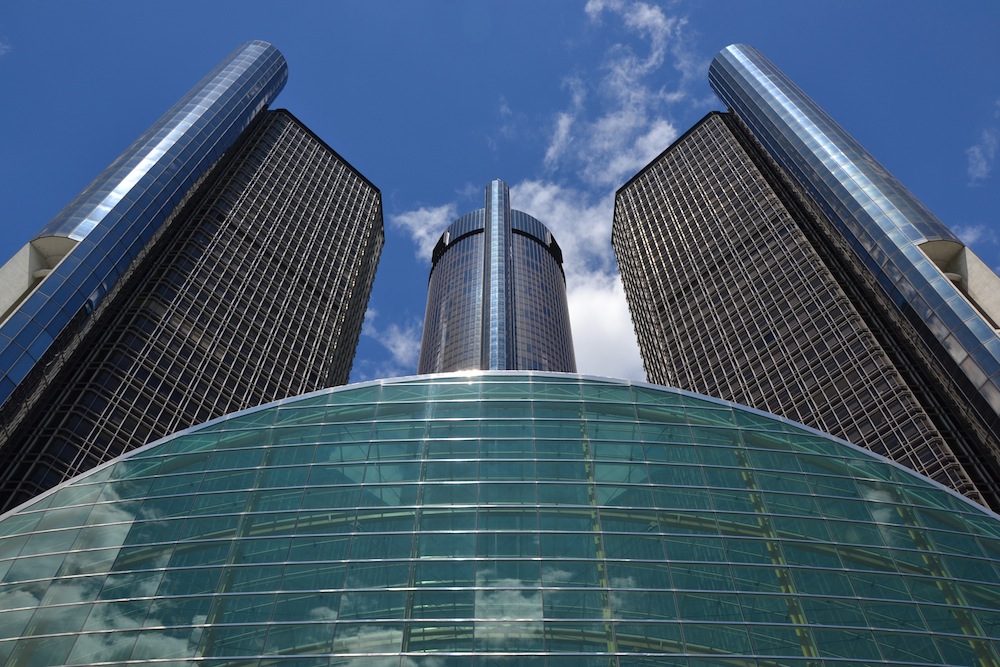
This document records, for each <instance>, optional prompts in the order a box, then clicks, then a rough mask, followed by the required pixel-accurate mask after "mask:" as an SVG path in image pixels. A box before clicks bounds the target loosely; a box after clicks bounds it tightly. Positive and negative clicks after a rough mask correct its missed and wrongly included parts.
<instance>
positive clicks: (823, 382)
mask: <svg viewBox="0 0 1000 667" xmlns="http://www.w3.org/2000/svg"><path fill="white" fill-rule="evenodd" d="M710 80H711V83H712V86H713V88H714V89H715V91H716V92H717V94H718V95H719V97H720V98H721V99H722V100H723V102H724V103H725V104H726V105H727V106H728V107H729V109H730V112H729V113H727V114H710V115H709V116H708V117H706V118H705V119H704V120H702V121H701V122H700V123H699V124H698V125H697V126H695V127H694V128H692V129H691V130H690V131H689V132H688V133H686V134H685V135H684V136H683V137H681V138H680V139H679V140H678V141H677V142H675V144H674V145H673V146H671V147H669V148H668V149H667V150H666V151H665V152H664V153H663V154H662V155H660V156H659V157H658V158H656V159H655V160H654V161H653V162H652V163H651V164H650V165H648V166H647V167H646V168H644V169H643V170H642V171H641V172H640V173H639V174H637V175H636V176H635V177H634V178H633V179H632V180H630V181H629V182H628V183H627V184H626V185H625V186H623V187H622V188H621V189H620V190H619V192H618V195H617V198H616V207H615V223H614V231H613V243H614V247H615V252H616V255H617V258H618V262H619V265H620V266H621V270H622V277H623V282H624V285H625V291H626V296H627V298H628V301H629V306H630V310H631V312H632V317H633V321H634V323H635V326H636V332H637V335H638V339H639V347H640V350H641V353H642V356H643V361H644V365H645V367H646V372H647V375H648V378H649V380H650V381H652V382H657V383H662V384H670V385H675V386H679V387H683V388H686V389H690V390H693V391H698V392H702V393H707V394H711V395H716V396H720V397H723V398H726V399H729V400H734V401H737V402H740V403H745V404H748V405H753V406H755V407H758V408H760V409H765V410H768V411H771V412H775V413H778V414H783V415H785V416H788V417H790V418H792V419H795V420H798V421H802V422H804V423H807V424H809V425H811V426H815V427H816V428H820V429H822V430H824V431H827V432H830V433H834V434H836V435H838V436H840V437H843V438H845V439H847V440H850V441H851V442H855V443H858V444H863V445H865V446H867V447H869V448H871V449H873V450H874V451H876V452H879V453H882V454H884V455H886V456H890V457H891V458H893V459H895V460H897V461H900V462H903V463H904V464H905V465H907V466H910V467H911V468H913V469H915V470H918V471H920V472H923V473H925V474H927V475H929V476H931V477H933V478H934V479H936V480H938V481H940V482H942V483H944V484H946V485H949V486H951V487H952V488H955V489H957V490H959V491H960V492H962V493H964V494H966V495H968V496H969V497H971V498H974V499H976V500H978V501H979V502H982V503H986V504H989V505H990V506H991V507H993V508H998V507H1000V439H998V436H997V433H998V432H1000V428H998V427H1000V384H998V383H1000V337H998V335H997V331H996V323H997V319H998V317H1000V308H998V305H1000V301H998V300H997V295H998V294H1000V279H998V278H997V277H996V275H994V274H993V272H992V271H990V270H989V268H988V267H986V266H985V265H984V264H983V263H982V262H981V261H980V260H979V259H978V258H976V256H975V255H974V254H973V253H972V252H971V251H970V250H969V249H968V248H966V247H965V246H964V245H963V244H962V243H961V242H960V241H959V240H958V239H957V238H956V237H955V235H954V234H953V233H952V232H951V231H950V230H949V229H948V228H947V227H945V226H944V224H942V223H941V222H940V221H939V220H938V219H937V218H935V217H934V216H933V214H931V213H930V212H929V211H928V210H927V209H926V207H924V206H923V205H922V204H921V203H920V202H919V201H918V200H917V199H916V198H915V197H914V196H913V195H912V194H911V193H910V192H908V191H907V190H906V189H905V188H904V187H903V186H902V185H901V184H900V183H899V182H898V181H896V180H895V179H894V178H893V177H892V176H891V175H890V174H888V173H887V172H886V171H885V169H884V168H883V167H881V165H879V164H878V162H877V161H876V160H875V159H874V158H873V157H872V156H871V155H870V154H868V153H867V152H866V151H865V150H864V149H863V148H862V147H861V146H860V145H858V143H857V142H856V141H855V140H854V139H853V138H852V137H851V136H850V135H848V134H847V132H845V131H844V130H843V129H842V128H841V127H839V126H838V125H837V124H836V123H835V122H834V121H833V120H832V119H830V117H829V116H828V115H827V114H826V113H825V112H823V111H822V109H820V108H819V106H818V105H816V103H815V102H813V101H812V100H811V99H809V98H808V97H807V96H806V95H805V93H803V92H802V91H801V90H800V89H799V88H798V87H797V86H795V84H793V83H792V82H791V81H790V80H789V79H788V78H787V77H786V76H784V75H783V74H782V73H781V72H780V71H779V70H778V69H777V68H776V67H775V66H774V65H773V64H771V63H770V62H769V61H768V60H767V59H766V58H764V57H763V56H762V55H760V54H759V53H758V52H757V51H755V50H754V49H752V48H751V47H748V46H742V45H735V46H730V47H728V48H726V49H724V50H723V51H722V52H721V53H720V54H719V55H718V56H717V57H716V58H715V60H714V61H713V63H712V66H711V69H710Z"/></svg>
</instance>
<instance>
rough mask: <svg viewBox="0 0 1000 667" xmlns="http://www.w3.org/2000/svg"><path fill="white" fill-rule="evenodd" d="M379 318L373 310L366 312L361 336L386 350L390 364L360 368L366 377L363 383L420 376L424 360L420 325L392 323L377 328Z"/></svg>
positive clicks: (416, 323)
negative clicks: (416, 374)
mask: <svg viewBox="0 0 1000 667" xmlns="http://www.w3.org/2000/svg"><path fill="white" fill-rule="evenodd" d="M377 317H378V311H376V310H373V309H371V308H369V309H368V310H367V311H365V321H364V324H363V325H362V327H361V335H362V336H368V337H370V338H372V339H374V340H375V341H376V342H378V343H379V344H380V345H381V346H382V347H384V348H385V349H386V350H387V351H388V352H389V361H388V362H387V363H383V364H379V365H378V367H377V368H360V369H358V373H359V375H363V376H364V377H363V378H362V379H370V378H377V377H399V376H401V375H413V374H414V373H416V372H417V360H418V358H419V356H420V335H421V329H422V327H421V323H420V321H419V320H411V321H409V322H406V323H404V324H399V323H396V322H391V323H389V324H388V325H386V326H384V327H383V326H381V325H376V323H375V319H376V318H377Z"/></svg>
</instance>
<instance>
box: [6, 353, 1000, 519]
mask: <svg viewBox="0 0 1000 667" xmlns="http://www.w3.org/2000/svg"><path fill="white" fill-rule="evenodd" d="M490 378H501V379H503V380H505V381H509V382H518V381H522V380H532V379H535V378H538V379H543V380H544V379H546V378H550V379H553V380H562V381H566V382H570V383H572V382H581V383H597V384H606V385H609V386H619V387H637V388H640V389H648V390H653V391H657V392H663V393H665V394H674V395H676V396H679V397H683V398H687V399H693V400H694V401H697V402H699V403H704V404H706V405H709V406H715V407H718V408H721V409H731V410H737V411H740V412H743V413H747V414H748V415H753V416H756V417H761V418H764V419H766V420H768V421H773V422H774V423H776V424H780V425H784V426H787V427H790V428H792V429H795V430H796V431H801V432H803V433H807V434H810V435H814V436H819V437H820V438H822V439H824V440H828V441H830V442H833V443H836V444H837V445H838V446H843V447H847V448H848V449H850V450H852V451H854V452H856V453H858V454H861V455H863V457H869V458H871V459H873V460H875V461H878V462H880V463H884V464H886V465H889V466H891V467H892V468H894V469H896V470H898V471H900V472H902V473H905V474H906V475H911V476H913V477H915V478H917V479H919V480H921V482H922V483H925V484H926V485H929V486H933V487H935V488H936V489H939V490H941V491H944V492H946V493H947V494H948V495H949V496H951V497H953V498H955V499H956V500H960V501H961V502H962V503H963V504H966V505H968V506H969V507H970V508H974V509H975V510H977V511H981V512H983V513H985V514H988V515H991V516H994V517H996V518H997V519H1000V514H997V513H995V512H993V510H991V509H990V508H988V507H985V506H983V505H980V504H979V503H977V502H975V501H973V500H970V499H969V498H967V497H966V496H964V495H962V494H960V493H958V492H957V491H955V490H954V489H951V488H949V487H947V486H944V485H943V484H941V483H940V482H937V481H935V480H933V479H930V478H929V477H925V476H923V475H921V474H919V473H917V472H915V471H913V470H912V469H911V468H908V467H907V466H904V465H903V464H901V463H898V462H896V461H893V460H892V459H890V458H887V457H885V456H882V455H881V454H878V453H876V452H873V451H871V450H869V449H867V448H865V447H861V446H859V445H855V444H854V443H852V442H849V441H847V440H844V439H842V438H838V437H836V436H834V435H831V434H829V433H826V432H825V431H821V430H819V429H815V428H813V427H811V426H807V425H805V424H802V423H800V422H797V421H794V420H792V419H789V418H787V417H783V416H781V415H777V414H773V413H770V412H766V411H764V410H759V409H757V408H754V407H750V406H747V405H743V404H740V403H734V402H732V401H727V400H725V399H722V398H717V397H715V396H708V395H705V394H699V393H697V392H693V391H688V390H686V389H680V388H678V387H667V386H663V385H657V384H652V383H649V382H642V381H639V380H630V379H625V378H615V377H609V376H600V375H586V374H581V373H564V372H558V371H531V370H522V371H510V370H463V371H450V372H445V373H425V374H420V375H409V376H399V377H391V378H379V379H375V380H366V381H364V382H356V383H352V384H348V385H341V386H336V387H327V388H324V389H318V390H316V391H312V392H308V393H305V394H300V395H298V396H288V397H285V398H280V399H278V400H275V401H271V402H270V403H264V404H261V405H257V406H254V407H251V408H246V409H245V410H239V411H237V412H232V413H229V414H227V415H223V416H221V417H216V418H215V419H211V420H209V421H206V422H204V423H202V424H198V425H196V426H191V427H189V428H186V429H182V430H180V431H177V432H175V433H172V434H171V435H168V436H166V437H163V438H160V439H159V440H156V441H154V442H151V443H148V444H145V445H143V446H141V447H137V448H135V449H132V450H129V451H127V452H125V453H123V454H121V455H119V456H117V457H115V458H114V459H111V460H110V461H106V462H104V463H102V464H100V465H98V466H95V467H94V468H91V469H90V470H87V471H86V472H83V473H80V474H79V475H77V476H76V477H73V478H72V479H69V480H66V481H64V482H62V483H60V484H59V485H58V486H56V487H54V488H51V489H49V490H47V491H45V492H43V493H40V494H39V495H38V496H36V497H35V498H33V499H31V500H29V501H27V502H26V503H24V504H23V505H20V506H18V507H16V508H14V509H12V510H10V511H8V512H6V513H5V514H0V521H3V520H4V519H5V518H6V517H7V516H10V515H13V514H16V513H18V512H19V511H21V510H22V509H24V508H27V507H29V506H30V505H32V504H34V503H36V502H42V501H43V500H44V499H45V498H47V497H49V496H52V495H54V494H55V493H57V492H58V491H59V490H60V489H62V488H64V487H66V486H70V485H72V484H74V483H76V482H78V481H79V480H82V479H85V478H87V477H89V476H90V475H100V474H102V471H104V470H106V469H107V468H109V467H112V466H114V465H116V464H117V463H120V462H122V461H127V460H128V459H130V458H132V457H138V456H142V455H144V454H145V453H147V452H149V451H150V450H154V449H156V448H158V447H161V446H163V445H164V444H166V443H168V442H171V441H173V440H175V439H177V438H181V437H186V436H188V435H196V434H198V433H203V432H204V433H209V432H215V431H216V430H218V429H220V427H222V426H224V425H225V424H227V423H228V422H230V421H234V420H239V419H243V418H252V417H253V416H254V415H257V414H259V413H263V412H267V411H270V410H275V409H280V408H289V407H295V406H296V404H298V403H311V402H314V401H316V399H319V398H322V397H325V396H329V395H335V394H341V393H345V392H354V391H364V390H371V389H377V388H381V387H383V386H395V385H406V384H417V385H420V384H433V383H435V382H438V381H446V382H455V381H458V382H462V381H464V382H467V383H469V384H472V383H474V382H478V381H481V380H484V379H485V380H488V379H490Z"/></svg>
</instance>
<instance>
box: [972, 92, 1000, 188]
mask: <svg viewBox="0 0 1000 667" xmlns="http://www.w3.org/2000/svg"><path fill="white" fill-rule="evenodd" d="M993 106H994V111H993V118H994V121H995V120H996V119H1000V100H996V101H995V102H994V104H993ZM997 150H1000V130H998V128H997V127H996V125H995V124H994V125H993V126H992V127H987V128H986V129H984V130H983V131H982V132H981V133H980V134H979V141H978V142H976V143H975V144H973V145H972V146H969V147H968V148H966V149H965V157H966V159H967V160H968V170H967V171H968V174H969V185H970V186H976V185H980V184H981V183H982V182H983V181H985V180H986V179H987V178H989V175H990V172H991V171H993V163H994V162H995V161H996V158H997Z"/></svg>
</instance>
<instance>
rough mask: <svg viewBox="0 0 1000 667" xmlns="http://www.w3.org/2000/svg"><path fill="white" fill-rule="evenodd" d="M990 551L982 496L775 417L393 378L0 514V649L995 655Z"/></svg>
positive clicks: (32, 652)
mask: <svg viewBox="0 0 1000 667" xmlns="http://www.w3.org/2000/svg"><path fill="white" fill-rule="evenodd" d="M998 566H1000V519H998V517H997V516H996V515H994V514H992V513H990V512H988V511H987V510H983V509H982V508H980V507H978V506H976V505H974V504H972V503H971V502H968V501H966V500H964V499H963V498H961V497H959V496H957V495H956V494H954V493H952V492H950V491H948V490H945V489H944V488H943V487H941V486H939V485H937V484H935V483H933V482H930V481H927V480H925V479H924V478H921V477H918V476H916V475H915V474H913V473H910V472H908V471H906V470H905V469H903V468H901V467H900V466H898V465H896V464H894V463H890V462H887V461H885V460H883V459H881V458H878V457H876V456H875V455H873V454H870V453H868V452H867V451H864V450H861V449H859V448H856V447H854V446H852V445H848V444H845V443H844V442H842V441H838V440H835V439H833V438H831V437H829V436H826V435H823V434H821V433H818V432H816V431H813V430H810V429H807V428H805V427H801V426H798V425H796V424H793V423H791V422H787V421H784V420H782V419H780V418H777V417H773V416H770V415H766V414H763V413H760V412H756V411H753V410H750V409H747V408H740V407H735V406H732V405H730V404H726V403H723V402H721V401H717V400H714V399H708V398H704V397H699V396H695V395H692V394H687V393H684V392H681V391H678V390H671V389H664V388H661V387H654V386H649V385H641V384H635V383H628V382H625V381H613V380H599V379H590V378H583V377H579V376H576V375H562V374H541V373H516V372H514V373H509V372H508V373H490V372H485V373H481V372H476V373H464V374H449V375H437V376H421V377H415V378H405V379H393V380H382V381H377V382H373V383H367V384H361V385H352V386H349V387H342V388H337V389H329V390H324V391H321V392H318V393H313V394H308V395H306V396H303V397H298V398H292V399H288V400H285V401H282V402H279V403H274V404H271V405H269V406H264V407H262V408H257V409H254V410H250V411H246V412H242V413H238V414H235V415H232V416H229V417H224V418H222V419H219V420H216V421H213V422H210V423H208V424H206V425H204V426H201V427H196V428H194V429H190V430H188V431H184V432H182V433H180V434H178V435H175V436H172V437H170V438H167V439H165V440H162V441H160V442H159V443H156V444H153V445H150V446H147V447H144V448H141V449H138V450H135V451H133V452H131V453H129V454H126V455H125V456H123V457H121V458H119V459H117V460H115V461H113V462H111V463H109V464H106V465H104V466H102V467H100V468H97V469H95V470H93V471H92V472H90V473H87V474H85V475H82V476H80V477H77V478H76V479H74V480H72V481H70V482H67V483H65V484H63V485H62V486H60V487H58V488H57V489H55V490H54V491H52V492H50V493H48V494H46V495H43V496H41V497H40V498H39V499H37V500H36V501H34V502H33V503H30V504H27V505H24V506H22V507H20V508H19V509H18V510H15V511H14V512H12V513H9V514H7V515H5V516H4V517H2V518H0V574H2V575H3V577H2V581H3V583H2V584H0V637H2V639H0V662H4V661H6V664H7V665H32V666H41V665H79V664H94V663H99V664H103V665H122V664H127V663H136V664H137V663H150V664H154V665H171V666H174V665H211V666H212V667H221V666H222V665H233V666H236V665H241V666H260V667H263V666H265V665H267V666H275V667H277V666H287V667H293V666H294V667H317V666H320V665H323V666H333V665H342V666H363V667H375V666H379V667H382V666H389V665H391V666H393V667H413V666H417V665H421V666H427V667H447V666H450V665H455V666H457V665H463V666H466V665H533V666H542V665H549V666H556V665H558V666H566V667H597V666H600V667H609V666H619V667H633V666H638V665H657V666H681V665H683V666H687V667H695V666H699V667H701V666H708V665H716V666H722V665H727V666H734V667H735V666H741V667H745V666H750V665H760V666H771V665H775V666H776V665H788V666H796V667H806V666H807V665H808V666H819V665H829V666H837V667H855V666H859V665H868V664H872V663H878V664H904V665H908V664H921V665H923V664H935V665H945V664H949V665H997V664H998V663H1000V651H998V648H1000V570H998Z"/></svg>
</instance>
